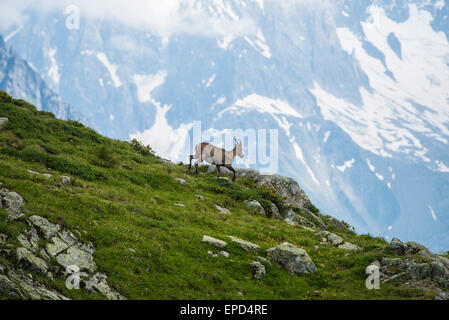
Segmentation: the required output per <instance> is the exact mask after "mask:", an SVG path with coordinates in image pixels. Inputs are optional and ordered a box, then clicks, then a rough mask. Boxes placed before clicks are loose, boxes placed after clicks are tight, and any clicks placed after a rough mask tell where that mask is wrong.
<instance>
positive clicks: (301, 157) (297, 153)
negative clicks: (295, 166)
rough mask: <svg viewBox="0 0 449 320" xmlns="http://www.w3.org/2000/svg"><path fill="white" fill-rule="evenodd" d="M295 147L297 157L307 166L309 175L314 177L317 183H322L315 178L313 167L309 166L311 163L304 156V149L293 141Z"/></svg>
mask: <svg viewBox="0 0 449 320" xmlns="http://www.w3.org/2000/svg"><path fill="white" fill-rule="evenodd" d="M293 149H294V150H295V154H296V157H297V158H298V160H299V161H301V163H302V164H303V165H304V166H305V167H306V169H307V172H308V173H309V175H310V176H311V177H312V179H313V181H314V182H315V183H316V184H320V183H319V182H318V180H317V179H316V178H315V175H314V174H313V171H312V169H311V168H310V167H309V165H308V164H307V162H306V159H305V158H304V154H303V152H302V149H301V148H300V147H299V145H298V144H297V143H296V142H295V143H293Z"/></svg>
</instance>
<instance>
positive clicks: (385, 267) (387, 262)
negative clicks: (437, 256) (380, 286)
mask: <svg viewBox="0 0 449 320" xmlns="http://www.w3.org/2000/svg"><path fill="white" fill-rule="evenodd" d="M380 263H381V269H380V270H381V273H382V274H383V277H382V278H383V280H382V281H383V282H391V281H399V282H405V281H407V280H422V279H426V278H430V277H431V275H432V269H431V267H430V265H429V264H428V263H420V262H415V261H413V260H410V259H399V258H382V259H381V260H380ZM398 271H399V273H398Z"/></svg>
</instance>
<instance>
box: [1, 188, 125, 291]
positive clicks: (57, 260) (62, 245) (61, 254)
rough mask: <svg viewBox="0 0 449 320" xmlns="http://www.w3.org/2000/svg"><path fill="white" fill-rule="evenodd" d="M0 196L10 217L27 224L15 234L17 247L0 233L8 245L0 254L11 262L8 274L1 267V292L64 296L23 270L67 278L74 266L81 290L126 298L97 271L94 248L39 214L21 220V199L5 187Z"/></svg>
mask: <svg viewBox="0 0 449 320" xmlns="http://www.w3.org/2000/svg"><path fill="white" fill-rule="evenodd" d="M0 195H1V200H2V201H1V205H2V208H4V209H5V210H6V211H7V212H8V214H9V220H17V219H20V220H21V221H24V222H25V223H26V225H27V226H28V227H27V228H26V229H25V230H24V231H23V232H22V233H20V234H19V235H18V236H17V239H16V240H17V242H18V243H20V246H18V247H17V248H15V249H13V248H14V246H15V245H14V243H13V242H10V241H11V240H14V239H9V238H8V237H7V236H6V235H3V234H0V244H2V245H5V246H7V247H10V248H11V249H2V250H0V254H2V255H3V256H5V257H6V258H7V259H8V261H9V262H10V265H9V267H8V268H7V269H8V272H7V273H5V270H6V268H4V267H3V266H1V268H0V294H1V295H3V296H7V297H11V298H16V299H55V300H59V299H67V298H66V297H65V296H63V295H61V294H59V293H58V292H56V291H55V290H53V289H50V288H48V287H47V286H46V285H44V284H42V283H39V282H38V281H35V280H33V279H32V277H31V278H30V276H31V274H25V272H26V271H33V272H36V273H40V274H42V275H43V276H45V277H46V278H47V279H48V280H49V281H50V282H51V281H54V278H55V276H56V277H59V278H62V279H63V280H64V279H67V277H68V276H70V275H73V273H72V272H71V271H70V272H69V270H72V271H73V269H76V270H77V273H76V276H79V280H80V281H79V284H80V288H84V289H83V290H89V291H93V292H98V293H100V294H102V295H103V296H104V297H106V298H107V299H114V300H122V299H125V298H124V297H123V296H122V295H120V294H119V293H118V292H116V291H115V290H113V289H112V288H111V287H109V285H108V283H107V276H106V275H105V274H103V273H99V272H98V267H97V265H96V264H95V261H94V252H95V248H94V246H93V245H92V244H91V243H89V244H85V243H82V242H81V241H80V240H79V239H78V238H77V237H76V236H75V235H74V234H73V233H72V232H70V231H69V230H68V229H66V228H63V227H62V226H61V225H59V224H55V223H51V222H50V221H48V220H47V219H45V218H43V217H41V216H37V215H33V216H30V217H28V218H26V219H23V216H24V215H23V214H22V213H21V207H22V206H23V205H24V201H23V198H22V197H21V196H20V195H19V194H17V193H15V192H9V191H8V190H6V189H2V190H1V191H0ZM9 223H15V222H14V221H10V222H9ZM14 261H15V263H14Z"/></svg>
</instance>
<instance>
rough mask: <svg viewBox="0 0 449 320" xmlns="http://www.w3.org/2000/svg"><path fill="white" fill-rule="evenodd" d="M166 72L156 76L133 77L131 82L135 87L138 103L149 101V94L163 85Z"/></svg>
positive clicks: (137, 75) (138, 75)
mask: <svg viewBox="0 0 449 320" xmlns="http://www.w3.org/2000/svg"><path fill="white" fill-rule="evenodd" d="M166 78H167V71H165V70H162V71H159V72H157V73H156V74H149V75H142V74H136V75H134V76H133V81H134V83H135V84H136V86H137V98H138V100H139V102H140V103H144V102H149V101H151V100H152V99H151V92H152V91H153V90H154V89H156V88H157V87H160V86H161V85H163V84H164V83H165V79H166Z"/></svg>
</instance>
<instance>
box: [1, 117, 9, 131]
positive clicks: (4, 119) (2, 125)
mask: <svg viewBox="0 0 449 320" xmlns="http://www.w3.org/2000/svg"><path fill="white" fill-rule="evenodd" d="M8 122H9V119H8V118H3V117H0V130H2V129H4V128H5V127H6V125H7V124H8Z"/></svg>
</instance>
